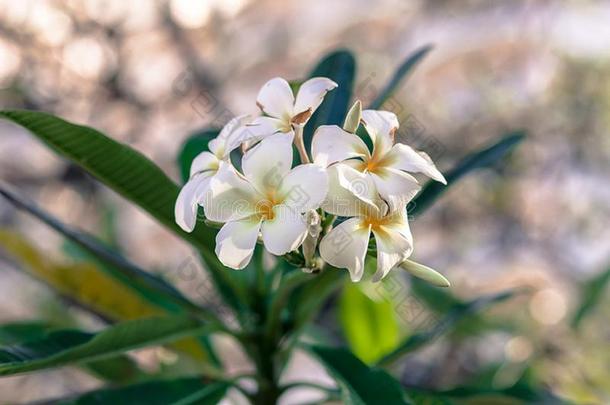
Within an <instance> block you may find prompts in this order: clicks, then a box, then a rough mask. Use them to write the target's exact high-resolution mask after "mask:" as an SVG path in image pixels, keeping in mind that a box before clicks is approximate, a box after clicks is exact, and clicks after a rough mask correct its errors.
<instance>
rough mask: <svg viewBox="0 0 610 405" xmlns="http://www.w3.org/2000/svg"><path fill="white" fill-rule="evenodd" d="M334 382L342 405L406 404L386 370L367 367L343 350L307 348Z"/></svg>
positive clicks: (398, 388) (401, 392)
mask: <svg viewBox="0 0 610 405" xmlns="http://www.w3.org/2000/svg"><path fill="white" fill-rule="evenodd" d="M307 350H309V351H310V352H311V353H312V354H313V355H314V356H316V357H317V358H318V359H319V360H320V362H321V363H322V365H324V367H325V368H326V369H327V371H328V373H329V374H330V375H331V376H332V377H333V378H334V379H335V380H336V381H337V384H338V385H339V388H340V389H341V399H342V401H343V403H344V404H348V405H352V404H353V405H364V404H384V405H392V404H409V403H410V401H409V399H408V398H407V396H406V394H405V392H404V391H403V390H402V387H401V386H400V383H399V382H398V381H397V380H395V379H394V377H392V376H391V375H390V374H388V373H387V372H386V371H384V370H382V369H379V368H369V367H368V366H367V365H366V364H364V363H363V362H362V361H361V360H360V359H358V358H357V357H356V356H354V355H353V354H352V353H351V352H350V351H349V350H347V349H344V348H333V347H323V346H308V347H307Z"/></svg>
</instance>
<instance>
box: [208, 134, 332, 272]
mask: <svg viewBox="0 0 610 405" xmlns="http://www.w3.org/2000/svg"><path fill="white" fill-rule="evenodd" d="M292 141H293V135H292V134H289V135H288V136H287V135H285V134H275V135H271V136H269V137H267V138H265V139H263V140H262V141H261V142H260V143H259V144H258V145H256V146H254V147H253V148H251V149H250V150H248V152H246V154H245V155H244V157H243V159H242V169H243V175H242V174H241V173H239V172H237V170H235V168H233V167H232V166H230V165H222V166H221V167H220V170H219V171H218V173H217V174H216V175H215V176H214V177H213V178H212V179H211V181H210V184H209V188H208V191H207V194H206V197H205V199H204V202H203V207H204V212H205V215H206V218H208V219H209V220H211V221H215V222H224V223H225V224H224V225H223V227H222V228H221V229H220V231H219V232H218V234H217V236H216V255H217V256H218V259H219V260H220V261H221V262H222V263H223V264H224V265H225V266H227V267H231V268H234V269H242V268H244V267H245V266H246V265H247V264H248V263H249V262H250V259H251V258H252V254H253V252H254V247H255V245H256V242H257V240H258V238H259V235H261V237H262V242H263V244H264V246H265V248H266V249H267V250H268V251H269V252H271V253H272V254H275V255H283V254H286V253H288V252H290V251H293V250H295V249H297V248H298V247H299V246H300V245H301V243H302V242H303V240H304V239H305V237H306V235H307V230H308V229H307V223H306V221H305V218H304V216H303V213H305V212H307V211H309V210H312V209H316V208H318V207H319V205H320V203H321V202H322V201H323V200H324V198H325V196H326V192H327V189H328V176H327V174H326V170H325V169H324V168H322V167H320V166H319V165H314V164H305V165H299V166H297V167H295V168H294V169H292V170H291V166H292Z"/></svg>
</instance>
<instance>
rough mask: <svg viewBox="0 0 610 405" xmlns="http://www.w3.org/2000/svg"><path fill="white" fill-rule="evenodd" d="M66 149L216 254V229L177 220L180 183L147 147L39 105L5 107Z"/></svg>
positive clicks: (21, 122) (7, 113)
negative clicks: (186, 226) (184, 225)
mask: <svg viewBox="0 0 610 405" xmlns="http://www.w3.org/2000/svg"><path fill="white" fill-rule="evenodd" d="M0 118H5V119H7V120H10V121H12V122H14V123H16V124H18V125H21V126H22V127H24V128H25V129H27V130H28V131H30V132H31V133H32V134H33V135H34V136H36V137H37V138H39V139H40V140H42V141H43V142H45V143H46V144H47V145H49V146H50V147H51V148H52V149H54V150H55V151H56V152H57V153H59V154H60V155H62V156H64V157H66V158H68V159H70V160H71V161H72V162H74V163H75V164H77V165H79V166H80V167H82V168H83V169H85V170H86V171H87V172H89V173H91V174H92V175H93V176H94V177H96V178H97V179H98V180H100V181H101V182H103V183H104V184H106V185H107V186H108V187H110V188H111V189H113V190H114V191H116V192H117V193H118V194H120V195H121V196H123V197H125V198H126V199H128V200H129V201H131V202H133V203H134V204H136V205H138V206H139V207H140V208H142V209H143V210H145V211H146V212H147V213H148V214H150V215H151V216H152V217H153V218H155V219H156V220H157V221H159V222H160V223H161V224H163V225H165V226H166V227H168V228H169V229H170V230H172V231H174V232H175V233H176V234H178V235H179V236H181V237H182V238H183V239H185V240H187V241H189V242H190V243H192V244H193V245H195V246H197V247H198V248H200V249H201V250H207V251H208V252H210V253H211V256H213V246H214V237H215V234H216V232H215V231H214V230H212V229H210V228H206V227H204V226H199V227H197V229H195V231H194V232H192V233H186V232H184V231H182V229H180V227H179V226H178V225H176V223H175V221H174V202H175V201H176V197H177V196H178V193H179V191H180V190H179V188H178V186H177V185H176V183H174V182H173V181H172V180H171V179H170V178H169V177H167V176H166V175H165V173H163V171H162V170H161V169H160V168H159V167H157V166H156V165H155V164H154V163H153V162H151V161H150V160H149V159H148V158H146V157H145V156H144V155H142V154H141V153H139V152H137V151H136V150H134V149H132V148H130V147H129V146H127V145H124V144H121V143H119V142H116V141H114V140H113V139H111V138H109V137H107V136H105V135H103V134H102V133H101V132H99V131H96V130H95V129H93V128H89V127H86V126H82V125H76V124H72V123H70V122H67V121H65V120H63V119H61V118H58V117H55V116H53V115H50V114H47V113H44V112H38V111H23V110H11V111H0Z"/></svg>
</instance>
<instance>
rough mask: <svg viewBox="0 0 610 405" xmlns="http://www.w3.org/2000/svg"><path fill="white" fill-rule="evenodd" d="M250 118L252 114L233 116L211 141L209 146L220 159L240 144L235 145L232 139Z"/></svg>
mask: <svg viewBox="0 0 610 405" xmlns="http://www.w3.org/2000/svg"><path fill="white" fill-rule="evenodd" d="M249 120H250V116H249V115H247V114H245V115H240V116H238V117H235V118H233V119H232V120H230V121H229V122H227V124H226V125H225V126H224V127H223V128H222V130H221V131H220V133H219V134H218V136H217V137H216V138H214V139H212V140H211V141H210V143H209V144H208V148H209V149H210V151H212V153H214V155H216V157H218V159H224V158H226V157H227V156H228V155H229V153H231V151H232V150H233V149H235V148H236V147H237V146H239V144H236V145H235V143H236V142H235V140H232V139H231V138H232V137H235V134H236V133H237V134H239V132H240V131H241V129H242V128H243V126H244V125H245V124H246V123H247V122H248V121H249Z"/></svg>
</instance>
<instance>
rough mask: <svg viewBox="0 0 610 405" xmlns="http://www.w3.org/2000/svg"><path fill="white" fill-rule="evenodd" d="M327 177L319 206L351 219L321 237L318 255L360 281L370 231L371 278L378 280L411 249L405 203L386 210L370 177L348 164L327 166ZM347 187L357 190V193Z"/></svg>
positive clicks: (404, 258) (407, 254)
mask: <svg viewBox="0 0 610 405" xmlns="http://www.w3.org/2000/svg"><path fill="white" fill-rule="evenodd" d="M328 176H329V188H328V195H327V198H326V199H325V201H324V202H323V203H322V209H323V210H325V211H326V212H328V213H331V214H333V215H338V216H343V217H351V218H349V219H347V220H345V221H344V222H342V223H341V224H339V225H338V226H337V227H335V228H333V229H332V230H331V231H330V232H329V233H328V234H327V235H325V236H324V237H323V238H322V241H321V242H320V255H321V256H322V259H324V261H326V262H327V263H330V264H331V265H333V266H335V267H339V268H346V269H348V270H349V273H350V277H351V279H352V281H354V282H356V281H360V279H361V278H362V275H363V272H364V261H365V259H366V254H367V249H368V245H369V238H370V235H371V232H372V233H373V235H374V236H375V241H376V244H377V271H376V273H375V275H374V276H373V281H379V280H381V279H382V278H383V277H385V276H386V275H387V274H388V272H389V271H390V270H391V269H393V268H394V267H396V266H398V265H399V264H401V263H402V262H403V261H405V260H406V259H407V258H408V257H409V256H410V255H411V253H412V252H413V237H412V236H411V231H410V229H409V223H408V218H407V212H406V209H405V206H404V205H403V206H401V207H397V209H392V210H390V209H389V207H388V205H387V204H386V203H385V202H384V201H382V200H381V199H380V198H379V196H378V195H377V193H376V191H375V184H374V182H373V179H372V177H371V176H367V175H366V174H363V173H360V172H359V171H357V170H355V169H353V168H352V167H350V166H347V165H334V166H331V167H330V168H329V169H328ZM348 185H349V186H350V187H347V186H348ZM349 189H352V190H353V189H357V192H358V193H357V195H356V193H354V192H353V191H350V190H349Z"/></svg>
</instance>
